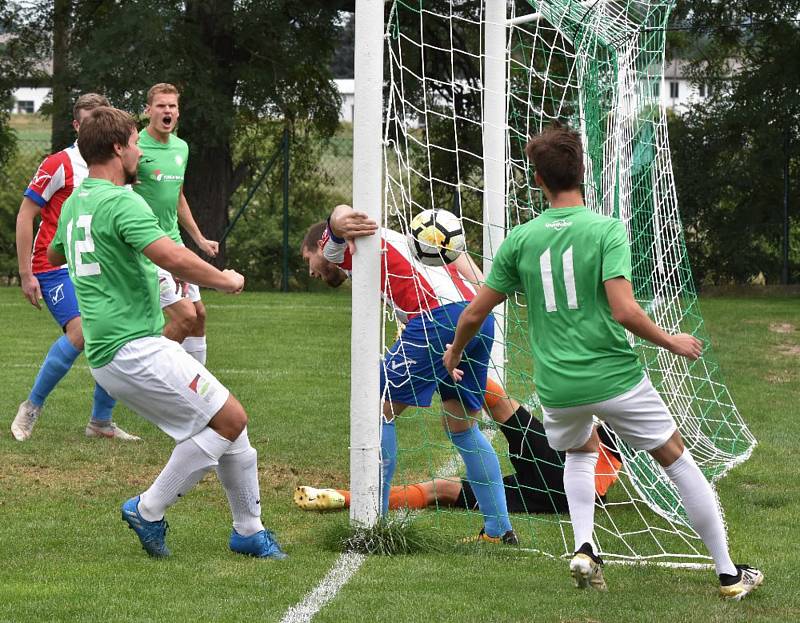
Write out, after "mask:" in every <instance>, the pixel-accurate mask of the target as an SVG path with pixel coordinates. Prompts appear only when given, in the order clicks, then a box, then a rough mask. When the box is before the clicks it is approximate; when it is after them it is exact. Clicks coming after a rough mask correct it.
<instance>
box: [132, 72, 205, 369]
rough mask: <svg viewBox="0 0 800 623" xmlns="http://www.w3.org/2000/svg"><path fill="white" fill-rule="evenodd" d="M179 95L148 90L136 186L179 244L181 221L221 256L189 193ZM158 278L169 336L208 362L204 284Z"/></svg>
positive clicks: (163, 88)
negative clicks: (182, 283)
mask: <svg viewBox="0 0 800 623" xmlns="http://www.w3.org/2000/svg"><path fill="white" fill-rule="evenodd" d="M178 98H179V93H178V89H176V88H175V87H174V86H173V85H171V84H167V83H163V82H162V83H159V84H156V85H153V86H152V87H150V90H149V91H148V92H147V106H146V107H145V110H144V113H145V115H146V116H148V117H149V121H148V124H147V127H146V128H145V130H144V131H143V132H142V133H141V134H140V136H139V149H141V150H142V152H143V153H144V155H143V156H142V159H141V161H140V162H139V173H138V177H139V181H138V183H137V184H136V185H134V187H133V190H134V191H135V192H136V193H137V194H139V195H141V196H142V197H143V198H144V199H145V201H147V203H148V205H149V206H150V207H151V208H152V209H153V212H154V213H155V215H156V216H157V217H158V223H159V225H160V226H161V229H163V230H164V231H165V232H166V233H167V235H168V236H169V237H170V238H171V239H172V240H173V241H174V242H175V243H176V244H180V245H182V244H183V241H182V240H181V233H180V229H179V227H178V224H180V225H181V226H182V227H183V228H184V229H185V230H186V232H187V233H188V234H189V236H191V238H192V240H194V242H195V244H196V245H197V248H198V249H200V250H201V251H202V252H203V253H205V254H206V255H208V256H209V257H216V255H217V253H218V252H219V244H218V243H217V242H215V241H213V240H207V239H206V238H205V237H204V236H203V234H202V233H201V232H200V228H199V227H198V226H197V223H196V222H195V220H194V217H192V211H191V210H190V209H189V203H188V202H187V201H186V197H185V196H184V194H183V180H184V175H185V173H186V164H187V162H188V160H189V146H188V145H187V144H186V141H184V140H182V139H180V138H178V137H177V136H175V134H174V130H175V127H176V124H177V123H178V118H179V117H180V108H179V106H178ZM158 281H159V287H160V292H161V307H162V309H163V310H164V312H165V313H166V314H167V318H169V322H168V323H167V325H166V326H165V327H164V335H165V336H167V337H168V338H170V339H171V340H175V341H176V342H179V343H180V344H181V345H182V346H183V348H184V350H186V352H187V353H189V354H190V355H192V357H194V358H195V359H197V360H198V361H199V362H200V363H202V364H203V365H205V363H206V308H205V306H204V305H203V303H202V301H201V300H200V289H199V288H198V287H197V286H196V285H195V284H185V291H184V292H181V286H180V285H179V284H176V282H175V280H174V279H173V276H172V275H171V274H169V272H168V271H163V270H160V271H159V273H158Z"/></svg>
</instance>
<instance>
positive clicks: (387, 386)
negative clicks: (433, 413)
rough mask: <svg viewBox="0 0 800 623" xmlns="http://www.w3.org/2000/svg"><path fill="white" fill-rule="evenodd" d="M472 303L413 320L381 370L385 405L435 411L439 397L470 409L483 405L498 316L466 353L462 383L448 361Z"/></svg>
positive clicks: (487, 321)
mask: <svg viewBox="0 0 800 623" xmlns="http://www.w3.org/2000/svg"><path fill="white" fill-rule="evenodd" d="M466 305H467V304H466V303H451V304H449V305H444V306H442V307H437V308H436V309H434V310H433V311H432V312H425V313H423V314H420V315H419V316H417V317H416V318H413V319H412V320H411V321H410V322H409V323H408V324H407V325H406V328H405V329H404V330H403V333H402V335H401V336H400V339H398V340H397V341H396V342H395V343H394V344H393V345H392V347H391V348H390V349H389V352H388V353H386V357H384V360H383V365H382V366H381V395H382V396H383V398H384V400H391V401H393V402H400V403H402V404H406V405H414V406H418V407H429V406H430V405H431V400H432V398H433V392H434V391H438V392H439V396H440V397H441V399H442V400H443V401H444V400H450V399H458V400H460V401H461V404H462V405H463V406H464V408H465V409H467V410H470V411H477V410H479V409H480V408H481V406H482V405H483V393H484V389H485V388H486V373H487V370H488V368H489V358H490V355H491V352H492V342H493V341H494V317H493V316H491V315H490V316H489V317H488V318H486V320H485V321H484V323H483V325H482V326H481V329H480V331H479V332H478V335H476V336H475V337H474V338H473V339H472V340H471V341H470V342H469V344H467V347H466V348H465V349H464V358H463V359H462V361H461V365H460V366H459V368H460V369H462V370H463V371H464V377H463V378H462V379H461V381H460V382H459V383H458V384H456V383H455V382H454V381H453V379H452V377H451V376H450V375H449V374H448V373H447V369H446V368H445V367H444V362H443V361H442V355H444V351H445V347H446V346H447V344H451V343H452V342H453V337H454V336H455V329H456V323H457V322H458V317H459V316H460V315H461V312H462V311H463V310H464V308H465V307H466Z"/></svg>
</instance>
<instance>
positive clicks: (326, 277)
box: [301, 221, 347, 288]
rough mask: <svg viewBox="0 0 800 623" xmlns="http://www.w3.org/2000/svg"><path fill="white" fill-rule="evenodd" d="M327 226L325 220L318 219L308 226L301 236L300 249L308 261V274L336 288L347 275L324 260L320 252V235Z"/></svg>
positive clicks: (345, 279)
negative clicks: (304, 233)
mask: <svg viewBox="0 0 800 623" xmlns="http://www.w3.org/2000/svg"><path fill="white" fill-rule="evenodd" d="M327 226H328V224H327V223H326V222H325V221H320V222H319V223H314V224H313V225H312V226H311V227H309V228H308V231H307V232H306V236H305V238H303V246H302V248H301V251H302V253H303V259H304V260H305V261H306V262H307V263H308V274H309V275H311V276H312V277H314V278H315V279H319V280H321V281H324V282H325V283H327V284H328V285H329V286H331V287H333V288H338V287H339V286H340V285H342V284H343V283H344V282H345V281H347V275H346V274H345V273H344V271H343V270H342V269H341V268H339V267H338V266H337V265H336V264H334V263H333V262H329V261H328V260H326V259H325V256H324V255H323V254H322V236H323V235H324V234H325V228H326V227H327Z"/></svg>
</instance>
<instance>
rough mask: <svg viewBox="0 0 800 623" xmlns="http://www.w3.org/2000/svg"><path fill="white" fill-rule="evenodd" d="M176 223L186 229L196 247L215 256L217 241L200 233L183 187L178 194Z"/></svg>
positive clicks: (217, 247) (217, 248)
mask: <svg viewBox="0 0 800 623" xmlns="http://www.w3.org/2000/svg"><path fill="white" fill-rule="evenodd" d="M178 223H180V225H181V227H183V228H184V229H185V230H186V233H187V234H189V236H191V238H192V240H194V243H195V244H196V245H197V248H198V249H200V250H201V251H202V252H203V253H205V254H206V255H207V256H209V257H217V254H218V253H219V242H217V241H216V240H208V239H207V238H206V237H205V236H204V235H203V234H202V232H201V231H200V228H199V227H198V226H197V222H196V221H195V220H194V216H192V210H191V209H190V208H189V202H188V201H187V200H186V196H185V195H184V194H183V188H181V194H180V195H179V196H178Z"/></svg>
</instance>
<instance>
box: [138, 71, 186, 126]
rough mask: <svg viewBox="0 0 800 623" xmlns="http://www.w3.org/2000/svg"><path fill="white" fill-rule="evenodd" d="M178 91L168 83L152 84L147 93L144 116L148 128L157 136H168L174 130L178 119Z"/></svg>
mask: <svg viewBox="0 0 800 623" xmlns="http://www.w3.org/2000/svg"><path fill="white" fill-rule="evenodd" d="M179 98H180V93H179V92H178V89H177V88H176V87H175V86H174V85H172V84H169V83H168V82H159V83H158V84H154V85H153V86H151V87H150V89H149V90H148V91H147V106H145V109H144V114H145V116H146V117H149V118H150V121H149V123H148V127H149V128H150V129H152V130H155V131H156V132H158V133H159V134H169V133H170V132H172V131H173V130H174V129H175V126H176V125H177V123H178V117H180V114H181V113H180V109H179V107H178V99H179Z"/></svg>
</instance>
